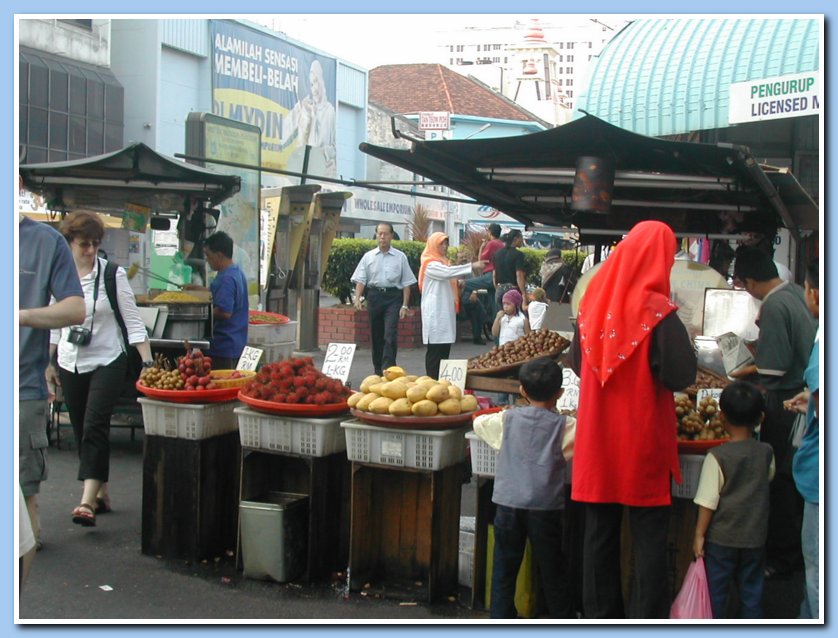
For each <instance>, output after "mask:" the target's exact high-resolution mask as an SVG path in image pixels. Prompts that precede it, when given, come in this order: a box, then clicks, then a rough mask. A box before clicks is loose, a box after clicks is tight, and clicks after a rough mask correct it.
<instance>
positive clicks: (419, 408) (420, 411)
mask: <svg viewBox="0 0 838 638" xmlns="http://www.w3.org/2000/svg"><path fill="white" fill-rule="evenodd" d="M438 410H439V408H438V407H437V405H436V403H434V402H433V401H428V400H427V399H426V400H424V401H419V402H417V403H414V404H413V406H412V407H411V408H410V411H411V412H413V416H435V415H436V413H437V411H438Z"/></svg>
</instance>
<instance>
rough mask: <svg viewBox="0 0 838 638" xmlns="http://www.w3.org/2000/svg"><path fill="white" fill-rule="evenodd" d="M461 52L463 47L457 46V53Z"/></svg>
mask: <svg viewBox="0 0 838 638" xmlns="http://www.w3.org/2000/svg"><path fill="white" fill-rule="evenodd" d="M462 52H463V45H462V44H458V45H457V53H462Z"/></svg>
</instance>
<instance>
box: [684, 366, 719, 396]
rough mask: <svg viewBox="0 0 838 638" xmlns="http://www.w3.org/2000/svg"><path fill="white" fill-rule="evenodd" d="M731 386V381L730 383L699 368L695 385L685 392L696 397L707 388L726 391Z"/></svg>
mask: <svg viewBox="0 0 838 638" xmlns="http://www.w3.org/2000/svg"><path fill="white" fill-rule="evenodd" d="M729 384H730V381H728V380H727V379H725V378H724V377H720V376H719V375H717V374H713V373H712V372H709V371H707V370H703V369H701V368H699V369H698V372H697V373H696V375H695V383H693V384H692V385H691V386H689V387H688V388H686V389H685V390H684V392H686V393H687V394H690V395H692V396H695V395H696V394H698V391H699V390H703V389H707V388H720V389H724V388H726V387H727V386H728V385H729Z"/></svg>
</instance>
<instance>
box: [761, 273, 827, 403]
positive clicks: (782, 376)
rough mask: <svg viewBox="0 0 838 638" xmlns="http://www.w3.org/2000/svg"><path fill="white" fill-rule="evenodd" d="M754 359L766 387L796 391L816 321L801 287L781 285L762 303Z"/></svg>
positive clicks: (809, 348)
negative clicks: (807, 305)
mask: <svg viewBox="0 0 838 638" xmlns="http://www.w3.org/2000/svg"><path fill="white" fill-rule="evenodd" d="M757 324H758V325H759V341H758V342H757V351H756V355H755V356H754V359H755V361H756V366H757V370H758V371H759V373H760V382H761V383H762V385H763V387H765V389H766V390H797V389H800V388H802V387H803V373H804V372H805V371H806V366H807V365H808V363H809V353H810V352H811V351H812V344H813V343H814V341H815V332H816V331H817V327H818V326H817V322H816V321H815V320H814V318H813V317H812V315H811V313H810V312H809V310H808V308H807V307H806V300H805V298H804V296H803V289H802V288H801V287H800V286H798V285H796V284H781V285H780V286H778V287H777V288H775V289H774V291H773V292H772V293H771V294H769V295H768V296H767V297H765V299H764V300H763V302H762V307H761V308H760V312H759V319H758V321H757Z"/></svg>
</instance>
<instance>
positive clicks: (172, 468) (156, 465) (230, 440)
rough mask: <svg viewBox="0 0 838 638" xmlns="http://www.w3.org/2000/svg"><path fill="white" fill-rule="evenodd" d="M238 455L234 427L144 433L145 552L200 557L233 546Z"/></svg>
mask: <svg viewBox="0 0 838 638" xmlns="http://www.w3.org/2000/svg"><path fill="white" fill-rule="evenodd" d="M240 456H241V455H240V447H239V433H238V432H229V433H227V434H223V435H221V436H216V437H212V438H209V439H201V440H188V439H177V438H171V437H166V436H146V437H145V438H144V442H143V504H142V515H143V518H142V544H141V549H142V552H143V554H148V555H151V556H163V557H164V558H180V559H185V560H190V561H200V560H203V559H210V560H211V559H213V558H215V557H217V556H223V555H224V552H226V551H231V550H234V549H235V547H236V531H237V529H238V504H239V467H240Z"/></svg>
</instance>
